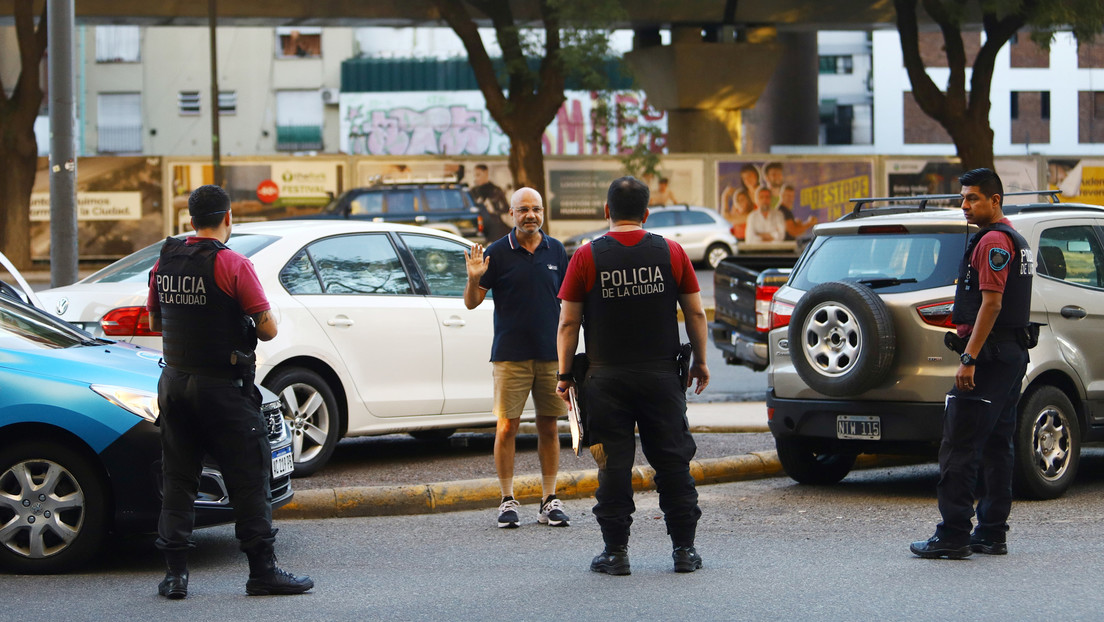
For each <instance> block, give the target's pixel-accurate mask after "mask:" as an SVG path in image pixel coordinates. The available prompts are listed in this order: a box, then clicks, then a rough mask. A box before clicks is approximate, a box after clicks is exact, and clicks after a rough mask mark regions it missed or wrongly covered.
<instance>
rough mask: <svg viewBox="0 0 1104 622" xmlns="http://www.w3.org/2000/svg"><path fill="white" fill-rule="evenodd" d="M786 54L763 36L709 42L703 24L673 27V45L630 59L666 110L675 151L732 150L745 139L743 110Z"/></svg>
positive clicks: (640, 79) (653, 47) (643, 51)
mask: <svg viewBox="0 0 1104 622" xmlns="http://www.w3.org/2000/svg"><path fill="white" fill-rule="evenodd" d="M641 39H643V37H639V38H638V40H641ZM814 41H815V35H814ZM782 53H783V50H782V48H781V47H780V46H779V45H778V44H777V43H775V42H772V41H764V40H763V39H762V38H760V40H759V41H758V42H755V43H752V42H750V41H749V42H734V43H729V42H725V43H709V42H704V41H703V40H702V28H701V27H689V26H687V27H676V28H674V29H673V30H672V33H671V44H670V45H649V46H641V47H638V48H636V49H634V50H632V51H631V52H629V53H628V54H626V55H625V61H626V62H627V63H628V64H629V66H630V67H631V68H632V70H633V74H634V75H635V76H636V79H637V82H638V84H640V86H641V87H642V88H643V89H644V91H645V92H646V93H647V94H648V100H649V102H650V103H651V104H652V105H653V106H655V107H657V108H659V109H661V110H666V111H667V113H668V136H667V148H668V150H669V151H670V152H671V153H693V152H698V153H702V152H718V153H733V152H738V151H739V150H740V146H741V142H742V141H741V132H740V121H739V120H740V113H739V111H740V110H741V109H744V108H749V107H751V106H753V105H754V104H755V102H756V101H757V100H758V99H759V96H760V94H761V93H762V92H763V90H764V89H765V88H766V86H767V83H768V82H769V81H770V79H771V75H772V74H773V73H774V70H775V66H776V65H777V64H778V60H779V58H780V57H781V56H782ZM814 53H815V48H814ZM814 60H815V58H814ZM812 92H813V93H814V94H815V93H816V83H815V82H814V83H813V91H812ZM813 100H814V111H815V100H816V96H815V95H813ZM814 121H815V119H814ZM815 130H816V128H815V126H814V133H815Z"/></svg>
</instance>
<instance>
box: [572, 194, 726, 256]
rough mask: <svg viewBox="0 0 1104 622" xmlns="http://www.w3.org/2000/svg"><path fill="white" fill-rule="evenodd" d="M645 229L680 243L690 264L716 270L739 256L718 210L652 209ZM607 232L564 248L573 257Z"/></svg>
mask: <svg viewBox="0 0 1104 622" xmlns="http://www.w3.org/2000/svg"><path fill="white" fill-rule="evenodd" d="M644 228H645V229H647V230H648V231H653V232H655V233H658V234H659V235H662V236H663V237H665V238H668V239H671V240H674V241H676V242H678V243H679V245H680V246H682V248H683V250H685V251H686V254H687V255H688V256H689V257H690V261H693V262H698V263H704V264H708V265H709V267H710V268H716V267H717V264H719V263H721V262H722V261H724V260H725V258H726V257H730V256H732V255H735V254H736V244H737V242H736V238H735V237H734V236H733V235H732V231H731V230H730V225H729V224H728V221H726V220H725V219H724V217H722V216H721V215H720V214H718V213H717V210H712V209H709V208H708V207H694V206H691V205H672V206H668V207H649V208H648V222H646V223H644ZM607 231H608V229H599V230H597V231H591V232H589V233H582V234H579V235H576V236H573V237H570V238H568V239H566V240H564V241H563V245H564V248H565V249H567V254H568V255H570V254H572V253H574V252H575V250H576V249H578V248H579V247H580V246H582V245H583V244H586V243H588V242H590V241H592V240H594V238H596V237H599V236H601V235H605V234H606V232H607Z"/></svg>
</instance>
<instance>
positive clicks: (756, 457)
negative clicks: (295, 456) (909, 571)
mask: <svg viewBox="0 0 1104 622" xmlns="http://www.w3.org/2000/svg"><path fill="white" fill-rule="evenodd" d="M686 410H687V419H688V420H689V421H690V429H691V430H692V431H693V432H699V433H705V432H709V433H717V432H733V433H738V432H767V431H768V429H767V407H766V403H764V402H718V403H691V404H688V406H687V409H686ZM522 425H523V427H524V426H525V425H526V424H522ZM528 425H529V426H530V427H531V428H532V427H533V424H528ZM566 425H567V424H566V422H563V426H564V427H563V428H561V429H562V430H563V431H565V432H566ZM532 431H533V430H532V429H531V430H530V432H532ZM585 451H587V450H585V449H583V450H581V451H580V455H581V454H582V453H583V452H585ZM914 461H915V460H913V459H909V458H900V457H881V456H860V457H859V461H858V462H857V463H856V465H855V468H857V469H859V468H869V467H872V466H890V465H896V464H909V463H911V462H914ZM690 472H691V474H693V476H694V480H695V481H696V482H697V483H698V485H703V484H719V483H723V482H736V481H743V480H750V479H760V478H764V477H775V476H780V475H783V471H782V465H781V464H780V463H779V462H778V454H777V453H776V452H774V451H763V452H753V453H750V454H744V455H740V456H728V457H725V458H714V459H707V460H694V461H692V462H691V463H690ZM654 476H655V471H654V470H653V469H652V468H651V467H649V466H646V465H645V466H637V467H635V468H633V489H634V490H654V489H655V482H654V480H653V478H654ZM292 486H293V487H294V483H293V484H292ZM597 489H598V470H597V469H590V470H583V471H570V472H563V471H561V472H560V474H559V478H558V480H557V482H556V496H557V497H559V498H561V499H579V498H586V497H593V496H594V491H595V490H597ZM540 494H541V483H540V475H537V474H534V475H519V476H517V477H515V478H514V495H515V497H516V498H517V499H518V501H520V502H522V503H539V502H540ZM500 495H501V492H500V490H499V485H498V480H497V479H495V478H482V479H471V480H461V481H454V482H436V483H429V484H412V485H405V486H352V487H345V488H320V489H312V490H303V491H298V492H296V493H295V497H294V498H293V499H292V501H291V503H289V504H287V505H285V506H284V507H282V508H280V509H278V510H276V511H275V512H274V516H275V517H276V518H345V517H354V516H392V515H407V514H430V513H437V512H450V511H457V510H472V509H480V508H493V507H497V506H498V504H499V502H500V501H501V497H500Z"/></svg>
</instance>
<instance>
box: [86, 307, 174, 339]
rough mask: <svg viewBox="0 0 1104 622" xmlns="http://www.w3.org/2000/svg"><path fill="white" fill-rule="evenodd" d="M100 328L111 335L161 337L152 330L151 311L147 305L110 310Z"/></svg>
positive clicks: (102, 320) (101, 321)
mask: <svg viewBox="0 0 1104 622" xmlns="http://www.w3.org/2000/svg"><path fill="white" fill-rule="evenodd" d="M100 328H102V329H103V332H104V334H105V335H107V336H109V337H160V336H161V333H160V332H156V331H152V330H150V327H149V311H147V310H146V308H145V307H120V308H118V309H112V310H111V311H108V312H107V313H106V314H105V315H104V316H103V319H101V320H100Z"/></svg>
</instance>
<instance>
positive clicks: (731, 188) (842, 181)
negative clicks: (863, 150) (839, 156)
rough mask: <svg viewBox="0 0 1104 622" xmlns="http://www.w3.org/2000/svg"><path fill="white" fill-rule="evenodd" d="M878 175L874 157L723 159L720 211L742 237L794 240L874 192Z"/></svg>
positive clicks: (719, 177)
mask: <svg viewBox="0 0 1104 622" xmlns="http://www.w3.org/2000/svg"><path fill="white" fill-rule="evenodd" d="M873 177H874V163H873V161H872V160H846V161H838V160H834V161H831V162H828V161H817V160H785V161H784V160H728V161H720V162H717V188H716V193H717V194H716V196H717V209H718V211H719V212H720V213H721V215H722V216H724V217H725V220H727V221H728V222H729V223H730V224H731V225H732V233H733V235H735V236H736V238H737V239H739V240H744V241H747V242H751V243H759V242H783V241H792V240H796V239H797V238H798V237H800V236H801V235H802V234H804V233H805V232H806V231H808V230H809V229H811V228H812V227H813V225H815V224H817V223H818V222H826V221H829V220H835V219H837V218H839V217H840V216H842V215H843V214H844V213H845V212H847V211H848V210H849V209H850V199H851V198H853V197H863V196H870V192H871V189H872V188H873Z"/></svg>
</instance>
